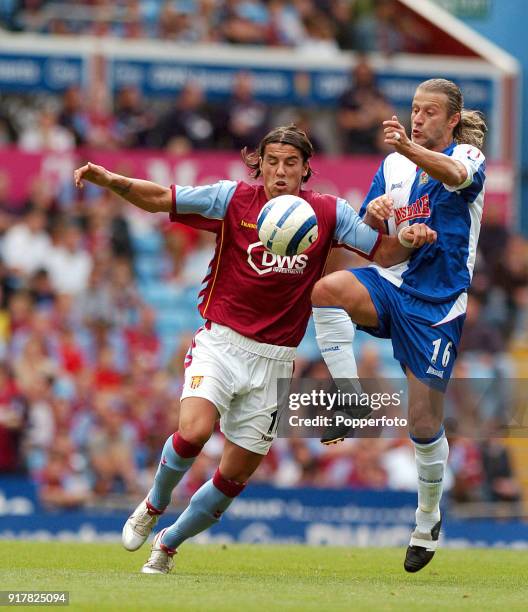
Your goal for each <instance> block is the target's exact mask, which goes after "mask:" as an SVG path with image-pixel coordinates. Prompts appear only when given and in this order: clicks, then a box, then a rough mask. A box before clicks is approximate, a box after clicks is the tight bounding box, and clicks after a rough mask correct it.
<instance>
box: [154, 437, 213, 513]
mask: <svg viewBox="0 0 528 612" xmlns="http://www.w3.org/2000/svg"><path fill="white" fill-rule="evenodd" d="M201 450H202V449H201V447H199V446H196V445H194V444H190V443H189V442H187V441H186V440H184V439H183V438H182V437H181V436H180V435H179V434H178V433H175V434H174V435H173V436H170V437H169V438H168V439H167V441H166V442H165V446H164V447H163V451H162V452H161V461H160V464H159V466H158V471H157V472H156V476H155V477H154V484H153V485H152V489H151V490H150V491H149V494H148V497H147V499H148V501H149V503H150V504H151V505H152V506H154V508H156V510H159V511H160V512H163V511H164V510H165V508H166V507H167V506H168V505H169V504H170V501H171V496H172V491H173V490H174V487H175V486H176V485H177V484H178V483H179V482H180V480H181V479H182V478H183V476H184V475H185V472H186V471H187V470H188V469H189V468H190V467H191V465H192V464H193V462H194V460H195V459H196V456H197V455H198V454H199V452H200V451H201ZM178 451H179V452H178Z"/></svg>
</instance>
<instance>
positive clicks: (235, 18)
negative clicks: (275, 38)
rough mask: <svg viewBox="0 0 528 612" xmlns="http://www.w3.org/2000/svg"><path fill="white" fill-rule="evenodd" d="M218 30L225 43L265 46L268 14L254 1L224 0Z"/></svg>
mask: <svg viewBox="0 0 528 612" xmlns="http://www.w3.org/2000/svg"><path fill="white" fill-rule="evenodd" d="M220 23H221V26H220V30H221V33H222V36H223V39H224V41H225V42H229V43H232V44H242V45H265V44H266V42H267V40H268V35H269V31H270V27H269V26H270V17H269V12H268V9H267V7H266V5H265V4H264V3H261V2H258V1H256V0H226V1H225V2H224V5H223V7H222V9H221V14H220Z"/></svg>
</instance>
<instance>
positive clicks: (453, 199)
mask: <svg viewBox="0 0 528 612" xmlns="http://www.w3.org/2000/svg"><path fill="white" fill-rule="evenodd" d="M411 124H412V134H411V138H408V136H407V134H406V133H405V128H404V127H403V126H402V125H401V123H400V122H399V121H398V119H397V117H395V116H393V117H392V119H389V120H387V121H384V123H383V125H384V129H385V142H386V144H389V145H392V146H393V147H394V149H395V152H394V153H391V154H390V155H388V156H387V157H386V159H385V160H384V161H383V162H382V164H381V166H380V168H379V170H378V172H377V173H376V175H375V177H374V180H373V182H372V186H371V189H370V191H369V193H368V195H367V198H366V200H365V202H364V204H363V206H362V208H361V210H360V215H361V216H362V217H363V219H364V221H365V222H366V223H368V224H370V225H372V226H373V227H380V226H381V227H382V228H383V227H385V228H386V230H388V233H392V234H398V233H400V232H405V231H406V228H407V227H409V226H410V227H412V224H413V223H417V222H420V221H422V222H425V223H427V225H428V226H430V227H431V228H432V229H435V230H437V231H438V241H436V242H435V243H434V244H428V245H425V247H424V248H423V249H419V250H418V251H416V252H414V253H413V254H412V255H411V256H410V258H409V260H408V261H405V262H403V263H401V264H399V265H396V266H393V267H391V268H389V269H384V268H380V267H379V266H377V265H376V264H374V265H371V266H368V267H367V268H364V269H353V270H349V271H345V270H343V271H339V272H335V273H334V274H330V275H328V276H326V277H325V278H324V279H322V280H320V281H319V282H318V283H317V285H316V286H315V288H314V291H313V295H312V300H313V303H314V306H316V307H317V306H322V307H323V308H314V321H315V327H316V332H317V337H318V342H319V347H320V348H321V351H322V353H323V357H324V359H325V361H326V364H327V366H328V368H329V370H330V373H331V374H332V376H333V377H334V378H335V379H337V380H346V381H354V379H356V381H357V368H356V364H355V359H354V353H353V351H352V340H353V338H354V325H353V324H352V322H351V319H352V321H354V322H355V323H357V324H358V325H359V327H360V329H363V330H365V331H367V332H368V333H370V334H372V335H374V336H378V337H381V338H391V340H392V346H393V352H394V357H395V358H396V359H397V360H398V361H399V362H400V363H401V366H402V368H403V370H404V372H405V374H406V376H407V380H408V388H409V408H408V410H409V430H410V435H411V438H412V440H413V442H414V447H415V455H416V467H417V471H418V508H417V510H416V528H415V530H414V531H413V533H412V535H411V540H410V544H409V547H408V549H407V554H406V557H405V562H404V567H405V569H406V570H407V571H408V572H417V571H419V570H420V569H421V568H422V567H424V566H425V565H426V564H427V563H429V561H430V560H431V559H432V557H433V555H434V553H435V550H436V548H437V544H438V536H439V533H440V525H441V517H440V508H439V504H440V499H441V496H442V483H443V478H444V471H445V466H446V464H447V457H448V454H449V446H448V443H447V439H446V437H445V432H444V427H443V425H442V421H443V394H444V392H445V390H446V387H447V383H448V382H449V378H450V376H451V372H452V370H453V364H454V361H455V358H456V354H457V347H458V343H459V341H460V336H461V333H462V326H463V323H464V319H465V313H466V305H467V291H468V289H469V286H470V283H471V277H472V275H473V267H474V265H475V256H476V250H477V241H478V236H479V232H480V220H481V217H482V209H483V204H484V181H485V161H484V155H483V154H482V151H481V150H480V147H481V146H482V143H483V141H484V136H485V133H486V124H485V122H484V120H483V118H482V116H481V115H480V113H478V112H477V111H472V110H468V109H465V108H464V107H463V98H462V92H461V91H460V89H459V88H458V86H457V85H456V84H455V83H453V82H451V81H447V80H445V79H430V80H428V81H425V82H423V83H421V84H420V85H419V86H418V88H417V90H416V92H415V95H414V99H413V103H412V112H411ZM380 224H381V225H380ZM410 224H411V225H410ZM329 339H331V343H332V344H331V346H332V349H333V350H332V351H331V352H330V351H328V350H326V351H325V349H327V348H328V341H329ZM349 416H354V415H353V410H351V414H349ZM337 429H338V428H337V426H336V425H334V427H332V428H331V429H330V430H329V431H326V432H325V434H324V435H323V438H322V440H321V441H322V442H323V443H330V442H336V441H338V440H339V439H342V438H343V436H344V435H346V434H347V431H346V429H347V428H345V431H337Z"/></svg>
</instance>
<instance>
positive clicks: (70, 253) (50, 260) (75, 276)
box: [45, 220, 92, 295]
mask: <svg viewBox="0 0 528 612" xmlns="http://www.w3.org/2000/svg"><path fill="white" fill-rule="evenodd" d="M54 233H55V243H54V244H53V246H52V247H51V248H50V249H49V252H48V253H47V256H46V263H45V268H46V270H47V271H48V273H49V276H50V280H51V284H52V286H53V289H54V290H55V291H56V292H57V293H70V294H73V295H77V294H80V293H82V292H83V291H84V290H85V289H86V288H87V286H88V279H89V277H90V272H91V269H92V258H91V257H90V254H89V253H88V252H87V251H86V250H85V249H84V248H83V247H82V237H83V236H82V233H81V230H80V228H79V226H78V224H77V223H75V221H73V220H70V221H67V222H66V223H65V224H63V225H59V226H58V227H57V228H56V231H55V232H54Z"/></svg>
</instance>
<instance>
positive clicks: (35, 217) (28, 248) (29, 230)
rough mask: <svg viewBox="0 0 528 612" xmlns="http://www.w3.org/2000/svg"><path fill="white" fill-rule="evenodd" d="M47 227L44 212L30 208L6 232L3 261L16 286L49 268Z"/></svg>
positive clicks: (12, 282) (3, 243)
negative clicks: (41, 269) (44, 268)
mask: <svg viewBox="0 0 528 612" xmlns="http://www.w3.org/2000/svg"><path fill="white" fill-rule="evenodd" d="M45 227H46V217H45V216H44V213H43V212H42V211H40V210H38V209H30V210H29V211H28V212H27V213H26V214H25V215H24V217H23V218H22V220H21V221H20V222H19V223H16V224H15V225H13V226H12V227H11V228H10V229H9V230H7V232H6V233H5V236H4V240H3V242H2V245H1V247H2V258H3V260H4V264H5V266H6V268H7V273H8V275H9V276H10V278H11V284H12V285H14V286H17V285H18V286H19V285H20V284H21V283H22V282H25V281H26V279H27V278H29V277H30V276H31V275H32V274H33V273H35V272H36V271H37V270H38V269H40V268H43V267H44V266H45V265H46V258H47V254H48V251H49V248H50V245H51V243H50V239H49V236H48V234H47V233H46V231H45Z"/></svg>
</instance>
